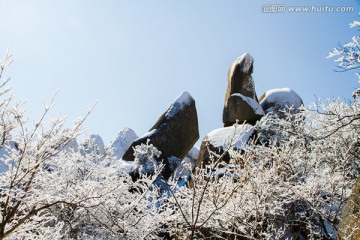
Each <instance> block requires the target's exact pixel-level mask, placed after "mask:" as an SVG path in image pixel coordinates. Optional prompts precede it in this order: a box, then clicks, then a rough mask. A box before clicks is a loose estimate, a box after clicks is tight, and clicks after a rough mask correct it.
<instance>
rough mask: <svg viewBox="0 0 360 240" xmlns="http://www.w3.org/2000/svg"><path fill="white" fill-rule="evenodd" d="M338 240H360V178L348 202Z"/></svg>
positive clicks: (342, 217)
mask: <svg viewBox="0 0 360 240" xmlns="http://www.w3.org/2000/svg"><path fill="white" fill-rule="evenodd" d="M336 239H354V240H355V239H360V177H359V178H358V180H357V182H356V184H355V186H354V188H353V190H352V192H351V195H350V197H349V199H348V200H347V202H346V205H345V208H344V212H343V213H342V215H341V221H340V226H339V231H338V236H337V238H336Z"/></svg>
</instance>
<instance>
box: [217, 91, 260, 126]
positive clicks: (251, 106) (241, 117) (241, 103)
mask: <svg viewBox="0 0 360 240" xmlns="http://www.w3.org/2000/svg"><path fill="white" fill-rule="evenodd" d="M263 116H264V111H263V109H262V108H261V106H260V104H259V103H258V102H257V101H256V100H255V99H253V98H250V97H246V96H244V95H242V94H240V93H234V94H232V95H231V96H230V97H229V98H228V100H227V102H226V104H225V106H224V111H223V123H224V127H228V126H231V125H233V124H234V123H235V122H236V121H237V120H238V121H239V123H244V122H246V123H249V124H252V125H254V124H255V123H256V121H258V120H260V119H261V118H262V117H263Z"/></svg>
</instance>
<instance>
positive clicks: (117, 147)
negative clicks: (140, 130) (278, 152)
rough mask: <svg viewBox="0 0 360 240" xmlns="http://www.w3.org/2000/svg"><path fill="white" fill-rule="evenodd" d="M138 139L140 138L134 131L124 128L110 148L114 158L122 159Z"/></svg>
mask: <svg viewBox="0 0 360 240" xmlns="http://www.w3.org/2000/svg"><path fill="white" fill-rule="evenodd" d="M137 138H138V136H137V135H136V133H135V132H134V130H132V129H130V128H124V129H123V130H122V131H120V132H119V133H118V135H117V136H116V138H115V139H114V140H113V141H112V143H111V146H110V148H111V149H112V154H113V156H114V157H116V158H117V159H121V158H122V157H123V155H124V153H125V151H126V150H127V149H128V148H129V147H130V145H131V144H132V143H133V142H134V141H135V140H136V139H137Z"/></svg>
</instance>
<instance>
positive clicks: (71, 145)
mask: <svg viewBox="0 0 360 240" xmlns="http://www.w3.org/2000/svg"><path fill="white" fill-rule="evenodd" d="M64 150H65V151H67V152H70V151H74V152H78V151H79V144H78V142H77V140H76V138H73V139H71V140H70V141H69V142H68V143H67V144H66V145H65V147H64Z"/></svg>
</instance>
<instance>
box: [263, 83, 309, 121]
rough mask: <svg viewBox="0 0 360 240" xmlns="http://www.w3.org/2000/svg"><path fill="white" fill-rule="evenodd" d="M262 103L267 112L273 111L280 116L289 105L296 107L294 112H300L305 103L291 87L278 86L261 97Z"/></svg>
mask: <svg viewBox="0 0 360 240" xmlns="http://www.w3.org/2000/svg"><path fill="white" fill-rule="evenodd" d="M259 101H260V105H261V107H262V108H263V110H264V111H265V113H269V112H273V113H274V114H277V115H278V116H279V117H283V115H284V114H283V113H282V111H284V110H287V109H288V108H289V107H292V108H293V109H294V111H293V113H298V112H299V108H300V107H301V106H302V105H303V101H302V99H301V97H300V96H299V95H298V94H297V93H296V92H295V91H293V90H292V89H290V88H277V89H271V90H268V91H266V92H265V93H264V94H263V95H261V97H260V98H259Z"/></svg>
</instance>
